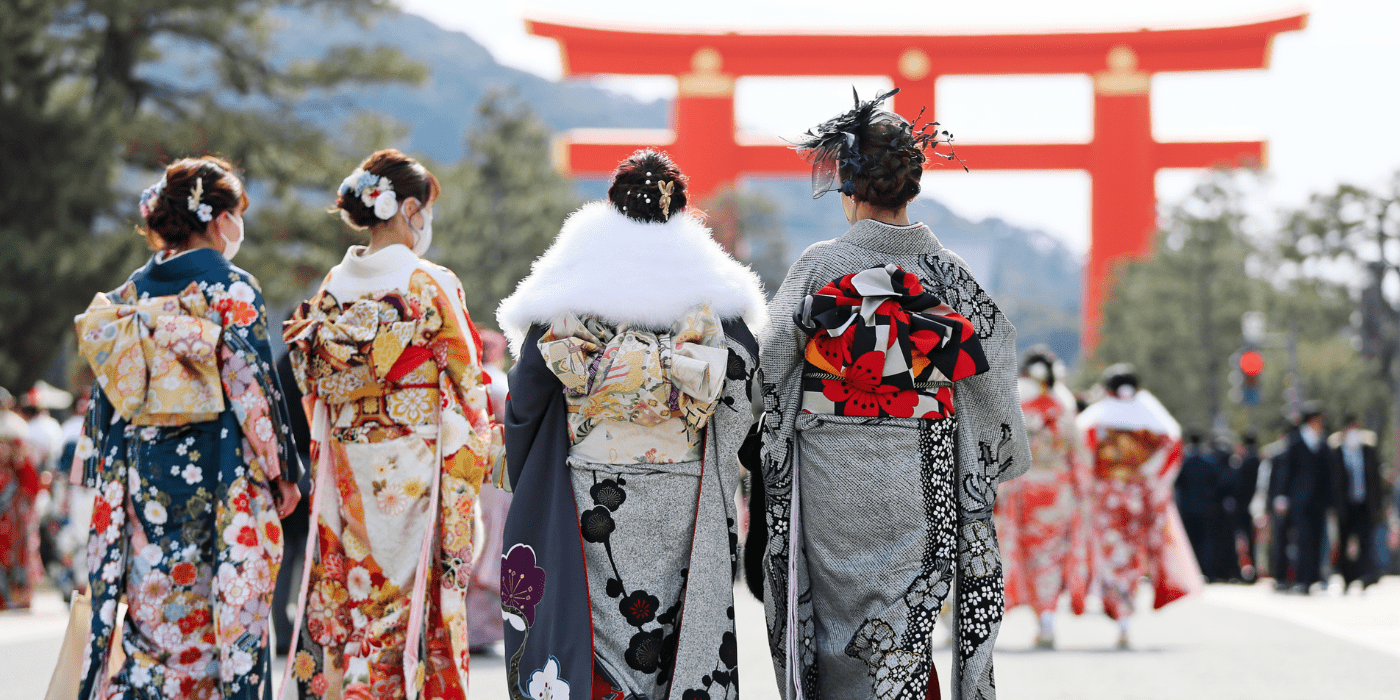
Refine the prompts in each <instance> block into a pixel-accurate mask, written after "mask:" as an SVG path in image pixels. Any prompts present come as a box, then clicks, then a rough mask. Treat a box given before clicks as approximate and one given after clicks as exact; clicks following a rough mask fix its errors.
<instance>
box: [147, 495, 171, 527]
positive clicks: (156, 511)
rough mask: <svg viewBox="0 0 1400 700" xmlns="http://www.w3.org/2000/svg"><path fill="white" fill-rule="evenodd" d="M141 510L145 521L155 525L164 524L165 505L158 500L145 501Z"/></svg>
mask: <svg viewBox="0 0 1400 700" xmlns="http://www.w3.org/2000/svg"><path fill="white" fill-rule="evenodd" d="M142 511H143V514H144V515H145V516H146V520H147V521H149V522H151V523H154V524H156V525H164V524H165V518H166V513H165V506H163V505H161V504H160V501H146V507H145V508H143V509H142Z"/></svg>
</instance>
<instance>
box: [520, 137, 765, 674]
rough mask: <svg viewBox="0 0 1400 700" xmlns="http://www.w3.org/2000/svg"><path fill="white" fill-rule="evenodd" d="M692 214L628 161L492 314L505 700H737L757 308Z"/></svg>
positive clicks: (662, 178)
mask: <svg viewBox="0 0 1400 700" xmlns="http://www.w3.org/2000/svg"><path fill="white" fill-rule="evenodd" d="M685 205H686V191H685V180H684V178H683V177H682V176H681V173H680V171H679V170H677V169H676V167H675V165H673V164H672V163H671V161H670V158H669V157H667V156H666V155H665V154H662V153H656V152H653V151H639V152H637V153H636V154H634V155H632V156H631V157H630V158H628V159H627V160H626V161H624V162H623V163H622V165H620V166H619V167H618V170H617V171H616V173H615V174H614V177H613V182H612V185H611V187H610V189H609V191H608V201H603V202H594V203H592V204H588V205H585V206H584V207H583V208H582V209H580V210H579V211H577V212H575V213H574V214H573V215H572V216H571V217H569V219H568V221H566V222H565V223H564V227H563V229H562V230H561V231H560V232H559V237H558V238H557V239H555V242H554V245H553V246H551V247H550V249H549V250H548V251H546V252H545V254H544V255H543V256H541V257H540V259H539V260H536V261H535V264H534V268H533V271H532V272H531V274H530V276H529V277H527V278H526V279H525V280H524V281H522V282H521V283H520V286H519V287H518V288H517V289H516V291H515V293H514V294H512V295H511V297H510V298H509V299H507V300H506V301H504V302H503V303H502V304H501V308H500V310H499V311H498V312H497V315H496V317H497V319H498V320H499V321H500V324H501V329H502V330H503V331H505V332H506V335H507V337H508V338H509V339H510V341H511V346H512V351H513V352H514V353H515V356H516V358H517V362H516V365H515V367H514V369H512V370H511V373H510V390H511V393H510V398H509V400H508V401H507V404H506V419H505V431H506V446H507V450H506V453H507V460H508V462H509V469H508V471H509V477H510V485H511V486H512V487H513V490H514V492H515V496H514V500H513V501H512V502H511V509H510V514H509V515H508V517H507V519H506V532H505V544H504V546H505V550H506V554H505V556H504V558H503V561H502V564H501V582H502V586H501V605H502V609H503V610H504V611H505V614H506V618H507V620H508V622H509V624H508V625H507V626H506V640H505V641H506V654H507V656H508V657H509V658H510V662H509V663H510V665H509V667H508V668H507V681H508V683H509V691H510V697H511V698H513V699H519V698H527V697H533V698H547V697H553V698H565V697H569V698H576V699H582V698H657V699H660V698H668V697H669V698H672V699H673V700H681V698H685V700H692V699H694V698H713V699H715V700H719V699H720V698H734V697H736V696H737V694H738V691H739V686H738V684H739V679H738V673H737V666H738V646H737V644H738V640H737V637H736V636H735V633H734V588H733V580H734V578H733V577H734V573H735V571H736V568H737V564H738V559H737V544H738V534H737V532H736V529H735V528H736V524H737V522H738V514H737V512H736V506H735V503H734V491H735V488H736V486H737V485H738V479H739V462H738V457H737V453H738V449H739V444H740V443H741V442H742V441H743V439H744V435H745V434H746V433H747V431H748V428H749V425H750V424H751V423H752V422H753V418H752V413H751V412H750V409H749V405H750V402H749V387H750V386H751V380H752V377H753V374H754V371H755V368H756V364H757V358H758V348H757V346H756V344H755V342H754V337H753V334H752V332H751V329H755V328H760V327H761V326H762V324H763V321H764V309H763V292H762V290H761V288H760V285H759V282H758V278H757V276H755V275H754V274H753V273H752V272H751V271H749V270H748V268H746V267H744V266H743V265H741V264H739V263H738V262H736V261H735V260H734V259H733V258H731V257H730V256H729V255H728V254H726V253H725V252H724V251H723V250H722V249H721V248H720V247H719V245H718V244H716V243H715V242H714V240H713V239H711V238H710V232H709V230H707V229H706V228H705V227H704V226H703V225H702V224H701V223H700V221H699V220H698V219H696V218H694V217H693V216H691V214H690V213H688V212H686V211H684V210H685Z"/></svg>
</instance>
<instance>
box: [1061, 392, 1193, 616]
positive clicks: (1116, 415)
mask: <svg viewBox="0 0 1400 700" xmlns="http://www.w3.org/2000/svg"><path fill="white" fill-rule="evenodd" d="M1076 425H1077V427H1078V430H1079V432H1080V433H1081V435H1082V436H1083V439H1084V442H1085V445H1086V446H1087V448H1088V450H1089V454H1090V456H1091V457H1090V458H1091V460H1092V470H1093V477H1092V482H1091V484H1090V486H1089V495H1088V498H1089V502H1090V506H1089V508H1090V515H1089V532H1090V533H1091V534H1090V537H1089V542H1088V547H1089V563H1090V567H1091V575H1092V577H1093V578H1092V582H1093V583H1092V585H1093V587H1094V588H1095V589H1097V590H1098V591H1099V594H1100V595H1101V596H1102V597H1103V606H1104V612H1106V613H1108V616H1109V617H1111V618H1113V619H1115V620H1121V619H1126V618H1128V617H1130V616H1131V615H1132V614H1133V608H1134V605H1133V602H1134V598H1135V596H1136V594H1137V587H1138V581H1139V580H1141V579H1142V577H1143V576H1147V577H1149V578H1151V579H1152V582H1153V608H1154V609H1155V608H1161V607H1162V606H1164V605H1166V604H1168V603H1171V602H1172V601H1175V600H1177V599H1180V598H1181V597H1183V596H1186V595H1188V594H1190V593H1197V592H1200V591H1202V590H1204V588H1205V580H1204V579H1203V578H1202V577H1201V569H1200V566H1199V564H1197V563H1196V556H1195V554H1194V553H1192V551H1191V544H1190V542H1189V541H1188V540H1187V538H1186V529H1185V528H1184V527H1183V526H1182V523H1181V515H1180V514H1179V513H1178V512H1177V509H1176V503H1175V500H1174V498H1173V496H1174V492H1173V484H1174V483H1175V482H1176V474H1177V472H1178V471H1180V469H1181V426H1180V425H1179V424H1178V423H1177V422H1176V419H1174V418H1172V416H1171V414H1170V413H1168V412H1167V409H1166V408H1165V407H1164V406H1162V403H1161V402H1160V401H1158V400H1157V397H1155V396H1153V395H1152V393H1151V392H1149V391H1146V390H1144V389H1139V390H1138V391H1137V392H1136V393H1134V394H1133V396H1132V397H1131V398H1127V399H1122V398H1118V397H1116V396H1107V397H1104V398H1103V399H1100V400H1099V401H1096V402H1095V403H1094V404H1093V405H1092V406H1089V407H1088V408H1086V409H1084V412H1083V413H1081V414H1079V418H1078V419H1077V420H1076Z"/></svg>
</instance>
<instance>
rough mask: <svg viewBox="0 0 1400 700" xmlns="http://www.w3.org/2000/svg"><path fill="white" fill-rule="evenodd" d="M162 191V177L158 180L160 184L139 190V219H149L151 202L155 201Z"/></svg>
mask: <svg viewBox="0 0 1400 700" xmlns="http://www.w3.org/2000/svg"><path fill="white" fill-rule="evenodd" d="M164 191H165V178H164V177H162V178H161V179H160V182H157V183H156V184H154V185H151V186H150V187H147V188H146V189H144V190H141V203H140V205H139V206H140V209H141V218H143V219H149V218H150V217H151V202H153V201H155V200H156V198H158V197H160V193H161V192H164Z"/></svg>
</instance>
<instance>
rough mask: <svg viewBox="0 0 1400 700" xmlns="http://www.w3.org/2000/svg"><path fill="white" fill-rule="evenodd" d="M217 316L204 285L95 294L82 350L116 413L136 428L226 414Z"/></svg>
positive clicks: (82, 320)
mask: <svg viewBox="0 0 1400 700" xmlns="http://www.w3.org/2000/svg"><path fill="white" fill-rule="evenodd" d="M217 318H218V315H217V314H214V313H211V312H210V309H209V304H208V301H207V300H206V299H205V298H204V294H203V293H202V292H200V291H199V284H198V283H195V282H191V283H190V285H189V286H188V287H186V288H185V290H184V291H183V292H180V293H179V294H177V295H173V296H163V297H152V298H147V299H137V298H136V289H135V286H133V285H132V284H130V283H128V284H127V285H125V286H123V287H122V288H121V289H118V290H117V291H115V292H112V293H110V294H98V295H97V296H95V297H93V300H92V303H91V304H89V305H88V308H87V311H85V312H83V313H82V314H79V315H78V317H77V318H76V319H74V324H75V325H76V326H77V330H78V351H79V352H81V353H82V355H83V357H85V358H87V361H88V363H89V364H90V365H91V366H92V369H93V372H94V373H95V374H96V375H97V384H98V386H100V387H102V391H103V392H105V393H106V395H107V398H108V399H109V400H110V401H111V402H112V406H113V408H115V409H116V411H117V413H118V414H119V415H120V416H121V417H122V418H124V419H126V420H127V421H128V422H130V423H132V424H134V425H165V426H169V425H185V424H188V423H199V422H203V421H210V420H214V419H215V418H217V417H218V416H219V414H220V413H223V411H224V389H223V384H222V383H221V381H220V378H219V361H218V357H219V334H220V333H221V332H222V331H223V324H222V323H220V322H219V321H217V320H211V319H217Z"/></svg>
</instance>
